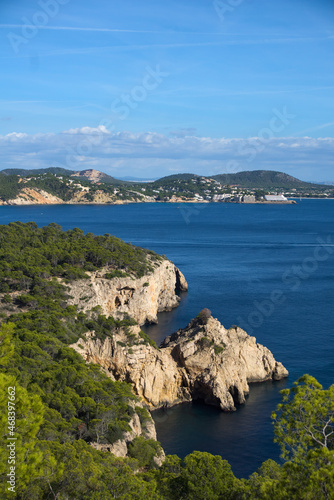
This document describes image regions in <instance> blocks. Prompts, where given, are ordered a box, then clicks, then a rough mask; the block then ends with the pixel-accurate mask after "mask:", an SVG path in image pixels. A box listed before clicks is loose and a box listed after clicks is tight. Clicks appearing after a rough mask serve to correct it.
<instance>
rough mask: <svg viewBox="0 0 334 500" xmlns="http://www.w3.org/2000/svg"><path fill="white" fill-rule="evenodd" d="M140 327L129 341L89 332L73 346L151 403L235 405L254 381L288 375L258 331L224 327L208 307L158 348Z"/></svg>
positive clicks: (226, 407)
mask: <svg viewBox="0 0 334 500" xmlns="http://www.w3.org/2000/svg"><path fill="white" fill-rule="evenodd" d="M139 332H140V330H139V327H134V328H133V330H132V332H131V333H132V340H131V342H132V344H133V345H131V346H129V342H128V338H129V337H128V336H127V335H126V334H125V333H124V332H118V333H117V334H115V335H114V336H113V337H112V338H107V339H105V340H103V341H102V340H99V339H96V338H95V335H94V332H89V333H87V334H86V336H85V338H84V339H80V340H79V341H78V342H77V343H76V344H74V345H73V346H72V347H73V348H74V349H75V350H76V351H77V352H79V353H80V354H81V355H82V356H83V357H84V358H85V359H86V361H87V362H94V363H98V364H100V365H101V366H102V367H103V369H104V370H105V372H106V373H109V374H110V376H111V377H113V378H114V379H116V380H122V381H126V382H129V383H131V384H132V386H133V389H134V392H135V393H136V394H137V395H138V396H140V397H141V399H142V401H143V402H144V403H146V405H147V406H148V407H149V408H151V409H155V408H159V407H162V406H171V405H174V404H177V403H181V402H184V401H191V400H197V399H200V400H203V401H204V402H205V403H207V404H210V405H214V406H218V407H220V408H221V409H222V410H227V411H231V410H234V409H235V405H236V404H241V403H244V402H245V396H246V395H247V394H248V392H249V383H250V382H262V381H265V380H279V379H281V378H284V377H287V376H288V372H287V370H286V369H285V368H284V367H283V365H282V364H281V363H279V362H277V361H275V359H274V357H273V355H272V353H271V352H270V351H269V349H267V348H266V347H264V346H262V345H260V344H258V343H257V342H256V339H255V337H251V336H249V335H247V333H246V332H245V331H244V330H242V329H241V328H237V327H236V328H230V329H229V330H227V329H225V328H224V327H223V326H222V325H221V324H220V323H219V321H218V320H217V319H214V318H213V317H212V316H211V314H210V312H209V311H208V310H204V311H202V312H201V313H200V314H199V315H198V317H197V318H195V319H194V320H192V321H191V322H190V323H189V324H188V326H187V327H186V328H184V329H181V330H178V331H177V332H176V333H174V334H173V335H171V336H170V337H167V338H166V339H165V341H164V342H163V344H162V345H161V348H160V349H156V348H154V347H153V346H151V345H149V344H147V343H145V341H144V340H143V339H142V338H141V337H140V335H139ZM134 338H137V341H136V342H134V341H133V339H134Z"/></svg>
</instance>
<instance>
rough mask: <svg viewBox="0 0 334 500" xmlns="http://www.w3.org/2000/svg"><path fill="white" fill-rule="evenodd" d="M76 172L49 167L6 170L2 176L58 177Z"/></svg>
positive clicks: (2, 172)
mask: <svg viewBox="0 0 334 500" xmlns="http://www.w3.org/2000/svg"><path fill="white" fill-rule="evenodd" d="M74 173H75V171H74V170H67V169H66V168H61V167H49V168H34V169H24V168H6V169H5V170H1V172H0V174H4V175H19V176H20V177H28V176H30V175H43V174H56V175H68V176H70V175H72V174H74Z"/></svg>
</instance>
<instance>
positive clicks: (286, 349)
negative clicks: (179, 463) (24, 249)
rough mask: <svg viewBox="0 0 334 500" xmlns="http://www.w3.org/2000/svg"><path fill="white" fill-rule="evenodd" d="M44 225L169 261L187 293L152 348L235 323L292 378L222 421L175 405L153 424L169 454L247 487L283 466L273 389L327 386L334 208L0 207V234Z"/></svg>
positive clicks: (332, 339)
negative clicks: (267, 464) (201, 460)
mask: <svg viewBox="0 0 334 500" xmlns="http://www.w3.org/2000/svg"><path fill="white" fill-rule="evenodd" d="M17 220H20V221H22V222H28V221H35V222H36V223H37V224H38V225H40V226H41V225H45V224H48V223H50V222H56V223H58V224H60V225H61V226H62V227H63V228H64V229H69V228H73V227H79V228H81V229H83V230H84V231H85V232H88V231H91V232H94V233H96V234H104V233H111V234H114V235H116V236H118V237H120V238H122V239H124V240H125V241H130V242H131V243H133V244H136V245H140V246H142V247H146V248H150V249H152V250H155V251H156V252H158V253H161V254H165V255H166V256H167V257H168V258H169V259H171V260H172V261H173V262H174V263H175V264H176V265H177V266H178V267H179V268H180V269H181V270H182V272H183V273H184V274H185V276H186V278H187V281H188V283H189V292H188V293H187V294H182V301H181V304H180V306H179V307H178V308H177V309H175V310H174V311H173V312H171V313H162V314H160V317H159V324H158V325H150V326H147V327H146V332H147V333H148V334H149V335H150V336H151V338H153V339H154V340H156V341H157V342H160V341H161V340H162V339H163V338H164V337H165V336H166V335H168V334H170V333H172V332H173V331H175V330H176V329H178V328H180V327H184V326H185V325H186V324H187V323H188V322H189V320H190V319H191V318H193V317H194V316H196V315H197V314H198V312H199V311H200V310H201V309H203V308H204V307H208V308H209V309H210V310H211V311H212V314H213V316H214V317H216V318H218V319H219V321H221V322H222V324H223V325H224V326H226V327H229V326H231V325H234V324H237V325H240V326H241V327H243V328H244V329H246V331H247V332H248V333H250V334H252V335H254V336H255V337H256V338H257V341H258V342H259V343H261V344H264V345H265V346H267V347H268V348H269V349H270V350H271V351H272V352H273V354H274V356H275V358H276V359H277V360H279V361H281V362H282V363H283V364H284V365H285V366H286V368H287V369H288V370H289V372H290V376H289V379H287V380H284V381H280V382H267V383H263V384H253V385H252V386H251V390H250V395H249V397H248V398H247V401H246V404H245V405H242V406H240V407H239V408H238V409H237V411H236V412H233V413H222V412H221V411H219V410H218V409H216V408H211V407H207V406H204V405H201V404H182V405H179V406H176V407H174V408H172V409H169V410H167V411H164V410H159V411H156V412H154V414H153V416H154V419H155V422H156V427H157V432H158V439H159V440H160V441H161V443H162V445H163V447H164V449H165V451H166V452H167V453H170V454H173V453H176V454H178V455H179V456H182V457H183V456H185V455H186V454H188V453H190V452H192V451H193V450H202V451H208V452H210V453H214V454H219V455H221V456H222V457H223V458H225V459H227V460H228V461H229V462H230V464H231V465H232V470H233V472H234V473H235V474H236V475H237V476H240V477H247V476H248V475H249V474H250V473H252V472H254V471H255V470H256V469H257V467H259V466H260V465H261V463H262V462H263V461H264V460H266V459H268V458H273V459H275V460H279V449H278V447H277V445H276V444H274V443H273V441H272V439H273V429H272V423H271V418H270V415H271V412H272V411H273V410H274V409H275V407H276V406H277V404H278V403H279V401H280V392H279V391H280V390H281V389H283V388H285V387H289V386H291V385H292V383H293V381H294V380H296V379H297V378H298V377H300V376H301V375H303V374H304V373H309V374H311V375H313V376H315V377H316V378H317V379H318V380H319V382H320V383H322V384H323V385H324V387H328V386H329V385H331V384H333V383H334V331H333V325H334V307H333V299H334V200H302V201H300V202H298V203H297V205H282V206H279V205H242V204H240V205H239V204H196V205H190V204H189V205H188V204H187V205H179V206H178V205H175V204H135V205H124V206H108V205H104V206H68V205H66V206H65V205H59V206H27V207H0V224H7V223H9V222H13V221H17Z"/></svg>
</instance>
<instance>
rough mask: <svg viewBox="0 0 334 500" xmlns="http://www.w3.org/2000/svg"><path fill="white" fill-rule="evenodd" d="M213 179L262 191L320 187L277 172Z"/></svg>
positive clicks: (242, 174)
mask: <svg viewBox="0 0 334 500" xmlns="http://www.w3.org/2000/svg"><path fill="white" fill-rule="evenodd" d="M212 179H215V180H217V181H218V182H220V183H221V184H227V185H230V186H231V185H236V186H240V187H250V188H261V189H270V188H284V189H291V188H300V187H308V186H310V187H311V186H318V184H313V183H311V182H304V181H301V180H300V179H297V178H296V177H292V176H291V175H288V174H285V173H284V172H278V171H275V170H249V171H244V172H237V173H235V174H219V175H214V176H212ZM319 185H320V184H319ZM322 186H323V185H322ZM323 187H324V186H323Z"/></svg>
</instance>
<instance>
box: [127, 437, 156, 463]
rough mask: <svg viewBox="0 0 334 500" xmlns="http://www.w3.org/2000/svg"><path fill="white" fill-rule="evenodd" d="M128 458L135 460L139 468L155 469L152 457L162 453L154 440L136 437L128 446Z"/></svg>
mask: <svg viewBox="0 0 334 500" xmlns="http://www.w3.org/2000/svg"><path fill="white" fill-rule="evenodd" d="M128 449H129V456H130V457H131V458H134V459H136V460H137V462H138V464H139V466H140V467H147V468H154V467H157V464H156V462H155V461H154V457H155V456H157V455H160V454H161V453H162V450H161V446H160V444H159V443H158V442H157V441H154V439H145V438H144V437H142V436H140V437H136V438H135V439H134V440H133V441H132V442H131V443H130V444H129V447H128Z"/></svg>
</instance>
